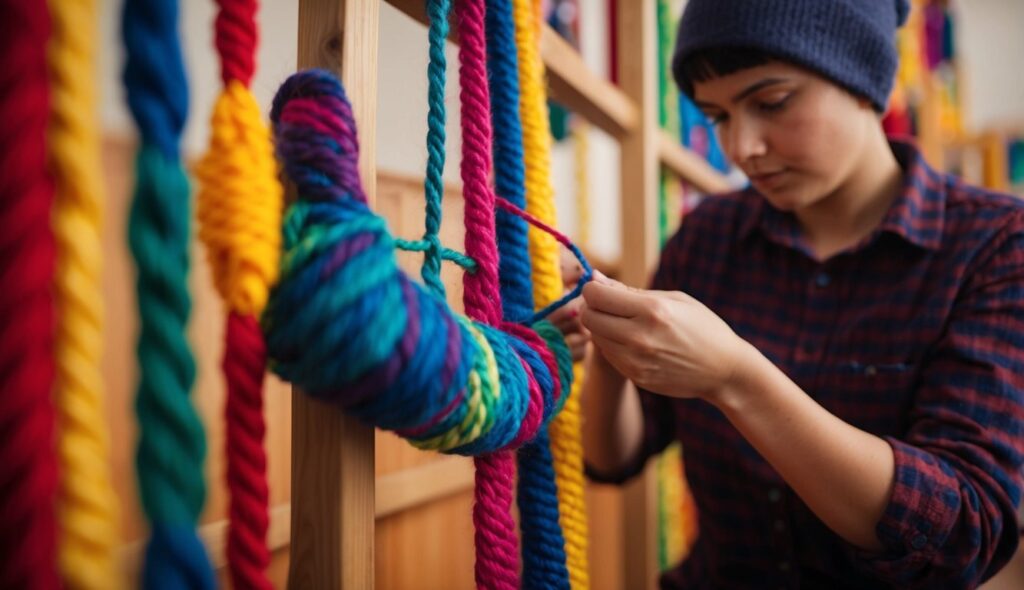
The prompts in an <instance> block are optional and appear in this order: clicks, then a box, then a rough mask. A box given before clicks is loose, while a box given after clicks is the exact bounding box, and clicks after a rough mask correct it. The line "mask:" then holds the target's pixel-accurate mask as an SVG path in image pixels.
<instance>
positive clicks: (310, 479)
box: [288, 0, 380, 588]
mask: <svg viewBox="0 0 1024 590" xmlns="http://www.w3.org/2000/svg"><path fill="white" fill-rule="evenodd" d="M379 10H380V3H379V0H300V2H299V48H298V67H299V68H300V69H302V68H309V67H322V68H327V69H330V70H332V71H334V72H337V73H339V74H340V75H341V79H342V81H343V83H344V84H345V89H346V91H347V93H348V97H349V100H351V102H352V110H353V114H354V116H355V120H356V125H357V127H358V129H359V141H360V152H359V169H360V173H361V176H362V179H363V188H364V190H365V192H366V196H367V199H369V202H370V205H371V206H373V204H374V197H375V195H376V174H375V169H376V162H375V152H376V145H375V137H376V109H377V42H378V36H379V30H378V28H379V26H380V23H379V21H380V19H379ZM373 457H374V442H373V429H372V428H370V427H368V426H366V425H364V424H362V423H360V422H358V421H357V420H355V419H354V418H351V417H349V416H346V415H345V414H343V413H342V412H341V411H340V410H339V409H338V408H337V407H335V406H331V405H327V404H324V403H321V402H318V401H315V400H313V399H312V398H310V397H308V396H306V395H303V394H302V393H301V392H299V391H294V392H293V395H292V504H291V506H292V508H291V553H290V563H289V571H288V586H289V587H290V588H373V524H374V523H373V500H374V497H373V494H374V491H373V489H374V475H373Z"/></svg>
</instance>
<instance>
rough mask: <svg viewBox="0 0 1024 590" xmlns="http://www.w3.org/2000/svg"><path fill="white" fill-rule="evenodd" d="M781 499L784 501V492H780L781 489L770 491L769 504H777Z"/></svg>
mask: <svg viewBox="0 0 1024 590" xmlns="http://www.w3.org/2000/svg"><path fill="white" fill-rule="evenodd" d="M780 499H782V490H780V489H779V488H771V489H770V490H768V501H769V502H771V503H773V504H774V503H775V502H778V501H779V500H780Z"/></svg>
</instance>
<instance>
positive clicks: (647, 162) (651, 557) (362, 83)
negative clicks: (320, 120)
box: [289, 0, 729, 588]
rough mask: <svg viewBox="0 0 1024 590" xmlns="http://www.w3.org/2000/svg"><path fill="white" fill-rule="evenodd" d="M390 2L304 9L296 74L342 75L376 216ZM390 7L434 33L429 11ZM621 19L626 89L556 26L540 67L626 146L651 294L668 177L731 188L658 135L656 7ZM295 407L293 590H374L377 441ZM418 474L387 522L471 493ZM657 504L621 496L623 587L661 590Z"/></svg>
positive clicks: (626, 218)
mask: <svg viewBox="0 0 1024 590" xmlns="http://www.w3.org/2000/svg"><path fill="white" fill-rule="evenodd" d="M381 1H382V0H300V2H299V47H298V66H299V67H300V68H306V67H312V66H317V67H323V68H328V69H331V70H333V71H335V72H339V73H340V74H341V78H342V80H343V81H344V83H345V86H346V88H347V90H348V93H349V97H350V98H351V100H352V104H353V108H354V114H355V118H356V123H357V125H358V127H359V131H360V140H361V149H360V171H361V174H362V178H363V182H364V186H365V188H366V194H367V197H368V199H369V201H370V204H371V206H372V205H373V204H374V196H375V186H374V182H375V178H376V164H375V161H374V153H375V143H374V139H375V131H376V119H375V117H376V113H374V105H376V91H377V87H376V84H377V82H376V80H377V43H378V27H379V10H380V2H381ZM388 1H389V2H390V4H392V5H393V6H395V7H396V8H398V9H399V10H400V11H402V12H404V13H405V14H407V15H409V16H410V17H412V18H413V19H415V20H417V21H419V22H421V23H425V21H426V16H425V9H424V0H388ZM617 16H618V19H617V22H618V38H619V43H618V64H619V67H620V70H621V71H620V72H619V80H620V81H621V83H620V86H618V87H617V86H615V85H613V84H611V83H610V82H608V81H607V80H606V79H604V78H603V77H602V76H599V75H597V74H595V73H594V72H592V71H591V70H590V69H589V68H587V66H586V65H585V63H584V62H583V59H582V58H581V57H580V55H579V54H578V53H577V52H576V50H574V49H573V48H572V47H571V46H569V45H568V44H567V43H565V42H564V41H563V40H562V39H560V38H559V37H558V35H557V34H556V33H554V31H552V30H551V29H550V28H549V27H546V26H545V27H544V30H543V32H542V35H541V55H542V59H543V61H544V65H545V67H546V70H547V78H548V84H549V91H550V95H551V96H552V97H553V98H555V99H556V100H558V101H559V102H561V103H562V104H564V105H565V106H566V107H568V108H569V109H570V110H572V111H574V112H576V113H578V114H580V115H582V116H583V117H585V118H586V119H588V120H589V121H590V122H591V123H592V124H594V125H596V126H597V127H599V128H601V129H602V130H604V131H605V132H607V133H608V134H609V135H611V136H612V137H614V138H615V139H616V140H618V141H619V142H620V144H621V146H622V149H621V160H620V165H621V168H622V174H621V191H620V199H621V200H622V203H623V206H622V208H621V211H622V222H621V227H620V230H621V236H622V260H621V265H620V267H621V269H622V275H621V278H622V279H623V280H624V282H626V283H628V284H633V285H643V284H645V283H646V281H647V279H648V273H649V271H650V270H651V269H653V267H654V265H655V263H656V260H657V255H658V213H657V186H658V184H657V178H658V171H659V165H663V166H665V167H666V168H667V169H668V170H671V171H672V172H674V173H675V174H677V175H678V176H679V177H680V178H681V179H682V180H683V181H684V182H687V183H688V184H690V185H692V186H694V187H695V188H697V189H698V190H701V191H703V192H720V191H724V190H727V189H728V187H729V185H728V183H727V182H726V180H725V178H724V177H722V176H721V175H720V174H718V173H717V172H716V171H714V170H713V169H712V168H711V167H710V166H708V165H707V164H706V163H705V162H704V161H703V160H702V159H701V158H699V157H698V156H696V155H694V154H692V153H690V152H688V151H687V150H685V149H684V148H683V147H682V146H680V145H679V144H678V143H676V142H675V141H673V140H672V139H671V138H670V137H669V136H668V134H666V133H664V132H663V131H661V130H660V129H659V128H658V124H657V102H656V101H657V87H656V85H657V70H656V68H657V56H656V54H655V46H654V43H653V39H654V38H655V36H656V29H655V7H654V3H653V1H652V0H638V1H634V2H619V3H618V15H617ZM292 403H293V414H292V416H293V417H292V462H293V472H292V503H291V523H290V536H291V556H290V572H289V586H290V587H293V588H372V587H373V585H374V580H373V571H374V570H373V535H374V517H375V513H376V510H375V508H374V495H375V486H374V484H375V482H374V467H373V457H374V443H373V432H372V430H371V429H369V428H366V427H364V426H362V425H361V424H359V423H358V422H356V421H355V420H353V419H351V418H348V417H346V416H344V415H343V414H342V413H341V412H340V411H339V410H337V409H335V408H333V407H329V406H326V405H324V404H321V403H319V402H316V401H313V400H311V399H310V398H308V397H306V396H304V395H302V394H301V393H296V394H294V395H293V399H292ZM417 469H419V470H420V471H419V472H417V473H415V474H395V475H389V476H385V477H387V478H389V481H390V483H392V484H394V483H395V482H399V480H402V479H403V478H405V479H404V480H409V478H414V479H415V480H416V481H417V482H422V481H424V479H423V477H426V478H427V480H428V481H431V482H433V484H432V485H431V486H429V488H428V489H425V488H423V487H422V486H421V489H420V490H416V491H415V492H412V491H410V490H409V488H411V486H397V485H395V486H391V485H389V486H387V487H388V488H389V489H390V488H392V487H394V488H395V489H402V490H405V491H404V492H402V493H398V492H392V491H388V492H387V493H380V494H377V501H378V502H380V503H381V504H382V505H381V506H380V508H381V509H382V510H385V513H391V512H392V511H395V510H400V509H402V508H403V507H406V506H409V505H412V504H415V503H418V502H423V501H426V500H428V499H430V498H434V497H437V496H438V495H444V494H450V493H453V492H454V491H458V490H462V489H465V488H466V487H467V486H468V485H470V484H471V481H472V478H471V474H470V473H468V472H467V471H466V467H465V466H464V464H456V463H454V462H451V463H447V462H440V463H438V464H436V465H432V466H430V467H425V468H417ZM424 474H426V475H425V476H424ZM404 480H403V481H404ZM381 483H384V482H383V481H382V482H381ZM399 483H400V482H399ZM381 491H382V492H384V490H381ZM651 494H652V486H650V485H648V484H647V483H646V481H640V482H639V483H638V484H635V485H634V486H632V487H630V488H627V490H626V492H625V493H624V494H623V496H622V502H623V510H624V514H625V521H626V522H625V527H624V531H625V533H624V534H625V537H626V539H627V542H625V543H624V545H623V546H624V548H625V552H626V553H625V568H624V571H623V572H622V578H621V581H622V583H621V584H620V587H635V585H636V584H635V583H636V581H637V580H645V586H646V587H653V584H654V580H655V578H656V575H657V568H656V564H655V551H654V550H653V549H654V546H653V544H654V535H653V532H652V526H653V523H654V519H653V502H652V501H651V500H652V497H651ZM638 540H639V542H638ZM627 582H629V583H627Z"/></svg>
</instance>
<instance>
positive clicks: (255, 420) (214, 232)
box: [196, 0, 283, 590]
mask: <svg viewBox="0 0 1024 590" xmlns="http://www.w3.org/2000/svg"><path fill="white" fill-rule="evenodd" d="M218 6H219V8H220V10H219V11H218V13H217V18H216V21H215V25H216V35H215V43H216V46H217V50H218V52H219V54H220V58H221V77H222V79H223V81H224V89H223V91H222V93H221V95H220V97H219V98H218V100H217V103H216V105H215V107H214V112H213V115H212V118H211V124H210V129H211V136H210V146H209V149H208V150H207V153H206V155H205V156H204V157H203V159H202V161H201V162H200V163H199V166H198V167H197V169H196V174H197V176H198V177H199V181H200V190H199V195H198V206H197V218H198V221H199V238H200V240H201V241H202V242H203V244H204V245H205V246H206V250H207V255H208V258H209V261H210V268H211V270H212V272H213V279H214V284H215V285H216V287H217V291H218V292H219V293H220V295H221V297H222V298H223V299H224V302H225V304H226V307H227V309H228V316H227V327H226V330H225V334H226V339H225V347H224V360H223V370H224V376H225V378H226V382H227V405H226V410H225V419H226V422H227V439H226V442H227V457H228V466H227V481H228V489H229V491H230V507H229V519H228V547H227V555H228V566H229V568H230V570H231V580H232V584H233V585H234V586H235V587H236V588H254V589H265V590H269V589H270V588H271V587H272V586H271V583H270V580H269V579H268V578H267V574H266V571H267V568H268V567H269V565H270V550H269V549H268V548H267V542H266V537H267V528H268V526H269V522H270V519H269V515H268V510H269V509H268V505H269V500H270V494H269V489H268V486H267V476H266V471H267V458H266V452H265V450H264V448H263V438H264V434H265V432H266V427H265V425H264V417H263V375H264V373H265V371H266V346H265V344H264V342H263V334H262V333H261V331H260V328H259V323H258V321H257V319H256V318H257V317H258V316H259V314H260V313H261V312H262V311H263V308H264V307H265V306H266V302H267V297H268V294H269V290H270V285H271V284H273V282H274V281H275V280H276V279H277V273H278V261H279V252H280V245H281V244H280V224H281V207H282V201H283V189H282V188H281V185H280V183H279V182H278V180H277V170H276V165H275V162H274V155H273V147H272V145H271V142H270V132H269V130H268V129H267V127H266V126H265V125H264V124H263V119H262V117H261V115H260V108H259V105H258V104H257V102H256V99H255V98H254V97H253V95H252V93H251V92H250V91H249V88H248V85H249V82H250V80H251V79H252V75H253V70H254V69H255V66H254V56H255V52H256V42H257V30H256V18H255V17H256V9H257V6H256V1H255V0H218Z"/></svg>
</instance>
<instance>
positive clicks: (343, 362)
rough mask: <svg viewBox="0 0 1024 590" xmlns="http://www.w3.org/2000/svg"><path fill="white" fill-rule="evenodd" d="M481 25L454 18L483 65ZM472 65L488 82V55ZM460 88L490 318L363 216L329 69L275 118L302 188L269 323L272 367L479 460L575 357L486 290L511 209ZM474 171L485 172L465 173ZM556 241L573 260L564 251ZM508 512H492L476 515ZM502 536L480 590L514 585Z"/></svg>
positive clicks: (554, 395) (537, 405)
mask: <svg viewBox="0 0 1024 590" xmlns="http://www.w3.org/2000/svg"><path fill="white" fill-rule="evenodd" d="M476 16H477V15H476V14H473V13H469V14H467V10H466V9H463V10H461V11H460V14H459V17H460V18H459V22H460V23H463V25H462V28H461V29H460V31H459V38H460V40H461V42H462V44H463V47H466V46H474V45H473V44H474V43H476V45H475V46H474V47H475V48H476V49H477V50H479V52H480V56H481V57H482V54H483V50H484V47H483V36H482V33H483V31H482V29H481V30H480V31H478V33H479V35H474V34H473V33H474V31H473V30H472V29H473V27H474V26H479V25H480V24H482V21H480V20H477V19H476ZM479 16H480V17H481V18H482V13H480V14H479ZM466 23H469V24H466ZM469 61H472V60H469ZM463 65H464V66H465V65H466V64H465V62H464V64H463ZM471 65H472V64H471ZM474 67H479V68H480V71H481V72H482V71H483V67H484V64H483V60H482V59H480V61H479V63H478V64H477V65H476V66H474ZM465 78H466V76H465V67H464V82H465ZM481 92H483V93H484V94H483V95H482V96H481V94H480V93H481ZM463 93H464V96H463V100H464V102H463V118H464V125H463V128H464V129H468V130H470V131H467V137H466V138H464V140H463V146H464V149H465V150H466V153H464V156H463V169H464V186H465V187H466V188H465V189H464V192H465V202H466V220H465V223H466V225H467V236H468V237H467V250H469V253H471V255H472V256H473V258H474V260H475V262H476V265H475V269H476V270H475V272H472V273H468V274H467V279H469V278H473V277H478V276H479V275H480V274H481V273H485V272H488V271H485V270H483V269H485V268H489V269H490V271H489V272H490V273H491V278H492V280H491V281H488V282H484V281H483V280H481V279H476V280H475V281H467V285H466V291H467V293H466V295H465V302H464V303H465V306H466V309H467V310H468V312H469V313H471V314H474V315H476V316H477V317H479V318H484V317H486V320H482V319H477V320H476V321H470V320H468V319H466V318H464V317H462V316H457V315H455V314H453V313H452V312H451V311H450V310H449V309H448V307H447V305H446V304H445V303H444V302H443V300H441V299H439V298H438V297H437V296H436V295H434V294H433V293H432V292H430V291H428V290H426V289H424V288H423V287H421V286H419V285H417V284H415V283H413V282H412V281H411V280H410V279H409V278H408V277H407V276H406V275H405V274H403V273H402V272H401V271H400V270H399V269H398V267H397V265H396V262H395V258H394V252H393V250H394V247H395V241H394V240H393V239H392V237H391V236H390V234H389V233H388V231H387V228H386V226H385V222H384V221H383V219H381V218H380V217H378V216H377V215H375V214H374V213H373V212H372V211H371V210H370V209H369V207H368V206H367V204H366V199H365V196H364V195H363V191H362V188H361V185H360V182H359V176H358V169H357V162H358V143H357V139H356V130H355V125H354V121H353V119H352V111H351V106H350V105H349V104H348V101H347V99H346V98H345V95H344V91H343V89H342V88H341V85H340V84H339V83H338V81H337V80H336V79H335V78H334V77H333V76H332V75H331V74H329V73H327V72H324V71H319V70H311V71H307V72H302V73H299V74H296V75H294V76H292V77H291V78H289V79H288V80H287V81H286V82H285V83H284V85H283V86H282V87H281V89H280V90H279V91H278V94H277V96H276V98H275V100H274V107H273V109H272V113H271V118H272V120H273V122H274V134H275V138H276V146H277V151H278V155H279V157H280V159H281V161H282V163H283V165H284V170H285V172H286V173H287V174H288V176H289V178H291V179H292V180H293V181H294V182H295V184H296V188H297V200H296V202H295V203H294V204H293V205H291V206H290V207H289V208H288V210H287V212H286V214H285V219H284V255H283V257H282V259H281V277H280V281H279V283H278V284H277V285H276V286H275V287H274V288H273V289H272V291H271V295H270V300H269V302H268V305H267V308H266V310H265V312H264V314H263V318H262V323H263V329H264V334H265V336H266V342H267V349H268V352H269V358H270V367H271V369H272V370H274V371H275V372H276V373H277V374H279V375H280V376H282V377H283V378H284V379H286V380H288V381H290V382H292V383H294V384H296V385H297V386H298V387H300V388H301V389H302V390H303V391H305V392H306V393H308V394H310V395H312V396H314V397H317V398H319V399H323V400H329V401H332V402H335V403H338V404H340V405H343V406H345V408H346V410H347V411H348V412H349V413H351V414H353V415H355V416H357V417H359V418H360V419H362V420H364V421H366V422H367V423H370V424H373V425H375V426H378V427H380V428H385V429H389V430H394V431H396V432H397V433H398V434H400V435H401V436H404V437H405V438H407V439H409V440H410V442H411V443H412V444H413V445H415V446H417V447H419V448H424V449H432V450H438V451H443V452H448V453H457V454H463V455H485V454H492V453H495V452H496V451H500V450H506V449H512V448H516V447H519V446H521V445H523V444H525V443H526V442H528V441H529V440H531V439H532V438H533V437H534V436H535V435H536V433H537V431H538V429H539V428H541V427H542V425H543V424H545V423H546V422H547V421H548V420H549V419H550V418H551V416H552V415H554V413H556V412H557V411H558V410H559V409H560V406H561V405H562V403H563V401H564V400H563V399H562V398H563V395H562V392H563V391H567V390H568V387H569V379H570V373H569V371H568V364H569V352H568V349H567V347H566V346H565V343H564V341H563V340H562V338H561V334H560V333H559V332H558V331H557V329H555V328H554V327H553V326H551V324H549V323H547V322H540V323H537V324H535V326H534V328H535V329H530V328H528V327H526V326H524V325H521V324H513V323H507V322H501V319H500V316H501V309H500V295H499V293H498V291H497V289H495V290H494V292H492V293H484V292H482V290H481V288H480V287H481V286H483V285H490V286H492V287H496V286H497V281H496V279H497V272H496V271H497V252H496V249H495V247H494V240H493V236H494V229H493V228H494V207H495V205H497V206H500V207H505V208H506V209H507V210H510V211H516V210H517V209H516V207H515V206H514V205H511V204H508V203H507V201H504V200H502V199H497V202H495V200H494V195H493V193H491V192H490V189H489V188H488V187H487V184H486V178H487V176H486V170H487V167H488V164H489V155H488V154H489V149H490V148H489V145H487V143H488V142H487V138H486V137H485V136H484V132H485V131H486V128H487V125H486V117H487V96H486V87H484V88H483V90H481V88H479V87H476V86H473V85H472V84H466V83H463ZM481 117H482V120H481ZM473 133H478V134H480V135H476V136H474V135H473ZM478 150H479V151H478ZM485 155H486V156H485ZM473 167H479V170H477V171H471V170H468V169H469V168H473ZM467 180H468V182H467ZM488 195H489V196H488ZM485 211H486V213H485ZM520 214H521V213H520ZM522 215H524V216H525V217H526V219H527V220H529V221H531V223H538V224H539V222H537V221H536V220H531V218H530V217H529V216H528V215H525V214H522ZM488 225H490V232H489V234H488V227H487V226H488ZM540 225H543V224H540ZM551 231H553V230H551ZM556 235H557V234H556ZM557 238H558V240H559V241H560V242H562V243H565V244H566V245H568V246H570V247H571V248H572V249H573V251H574V252H575V253H577V255H578V250H576V249H575V247H573V246H571V245H569V244H568V240H566V239H565V238H564V237H563V236H561V235H557ZM474 242H475V243H474ZM488 249H489V251H488ZM583 263H584V265H585V268H586V269H587V276H586V278H587V279H589V266H587V265H586V263H585V261H583ZM581 285H582V281H581ZM580 288H581V286H577V288H576V289H575V290H574V292H572V293H570V294H569V295H568V296H567V297H566V298H564V299H563V300H562V301H559V302H556V304H561V303H564V301H566V300H567V298H568V297H569V296H575V295H576V294H578V292H579V290H580ZM492 456H500V454H495V455H492ZM510 467H511V465H507V466H506V465H504V464H499V465H497V466H496V470H495V473H488V474H480V473H478V481H479V482H480V483H481V487H483V488H484V492H483V494H484V497H486V498H489V501H492V502H498V503H500V498H495V497H493V495H494V494H499V493H500V487H501V485H503V484H501V483H498V484H497V485H498V488H499V489H497V490H496V489H494V488H493V487H492V486H493V485H494V482H501V479H500V478H501V477H506V478H509V479H510V478H511V477H512V476H513V473H512V472H511V471H510V470H509V468H510ZM498 508H500V506H499V507H498ZM498 514H500V510H498V509H492V510H490V511H488V512H485V513H484V514H483V515H482V516H481V517H480V519H481V520H486V519H488V518H495V519H496V518H499V517H498V516H496V515H498ZM478 524H480V523H479V522H478ZM491 524H494V523H491ZM498 524H499V526H501V524H500V523H498ZM506 524H507V523H506ZM481 530H484V531H486V530H488V529H487V528H486V527H480V528H478V538H479V536H480V534H481V533H480V531H481ZM505 532H506V531H500V533H501V534H504V533H505ZM511 533H512V539H515V536H514V530H513V531H511ZM502 538H503V537H502ZM502 538H498V539H491V538H488V539H486V540H483V541H482V542H480V543H479V545H483V546H484V547H485V549H486V550H487V551H490V552H491V553H490V554H488V555H486V556H485V557H489V559H485V560H483V561H479V560H478V564H477V576H478V582H479V583H480V585H481V586H482V587H493V588H504V587H515V586H517V581H518V574H517V571H516V569H517V568H516V567H515V566H516V561H517V559H516V556H515V545H514V544H513V545H512V546H511V547H509V546H508V545H507V544H501V539H502ZM510 551H511V552H510ZM509 565H511V568H509V567H508V566H509Z"/></svg>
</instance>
